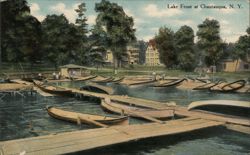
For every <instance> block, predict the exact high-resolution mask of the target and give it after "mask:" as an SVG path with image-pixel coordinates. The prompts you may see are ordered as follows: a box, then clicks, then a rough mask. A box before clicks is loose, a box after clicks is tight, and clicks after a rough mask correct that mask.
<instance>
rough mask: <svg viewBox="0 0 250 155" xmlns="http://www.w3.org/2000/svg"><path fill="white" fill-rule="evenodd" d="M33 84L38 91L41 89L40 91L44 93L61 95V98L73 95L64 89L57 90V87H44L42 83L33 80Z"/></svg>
mask: <svg viewBox="0 0 250 155" xmlns="http://www.w3.org/2000/svg"><path fill="white" fill-rule="evenodd" d="M33 83H34V84H35V86H37V87H38V88H39V89H41V90H42V91H44V92H46V93H50V94H55V95H61V96H72V95H73V93H72V91H71V90H66V89H63V88H58V87H54V86H48V85H45V84H44V83H43V82H41V81H36V80H33Z"/></svg>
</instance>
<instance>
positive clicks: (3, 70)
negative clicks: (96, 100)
mask: <svg viewBox="0 0 250 155" xmlns="http://www.w3.org/2000/svg"><path fill="white" fill-rule="evenodd" d="M89 69H90V70H91V73H92V74H95V75H102V76H120V77H121V76H136V75H152V73H153V72H156V73H157V74H158V75H162V74H165V75H166V76H172V77H186V76H189V77H197V76H198V75H199V73H195V72H185V71H181V70H169V69H166V68H165V67H163V66H155V67H149V66H144V65H134V66H133V67H131V66H130V67H126V68H119V69H117V74H116V75H115V74H114V69H113V67H105V68H103V67H102V68H98V69H97V68H95V67H89ZM53 71H55V68H54V66H51V65H49V64H34V65H33V66H31V65H30V64H25V63H3V64H2V65H1V67H0V77H1V76H4V74H14V73H15V74H16V73H20V74H21V73H32V72H53ZM57 71H59V69H57ZM207 75H208V76H209V77H211V78H212V77H213V76H214V77H215V78H222V79H229V80H237V79H247V78H249V77H250V72H232V73H230V72H217V73H215V74H211V73H210V74H207Z"/></svg>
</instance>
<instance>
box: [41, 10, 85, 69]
mask: <svg viewBox="0 0 250 155" xmlns="http://www.w3.org/2000/svg"><path fill="white" fill-rule="evenodd" d="M42 30H43V52H44V55H45V59H46V60H48V61H49V62H51V63H53V64H54V66H55V68H57V66H58V65H60V64H65V63H69V62H72V61H73V62H74V60H75V58H77V57H78V55H77V52H76V51H77V49H79V48H80V45H81V37H82V36H81V35H80V34H79V31H78V29H77V27H76V26H75V25H74V24H69V22H68V20H67V18H66V17H65V16H64V15H63V14H62V15H48V16H47V17H46V18H45V19H44V20H43V22H42Z"/></svg>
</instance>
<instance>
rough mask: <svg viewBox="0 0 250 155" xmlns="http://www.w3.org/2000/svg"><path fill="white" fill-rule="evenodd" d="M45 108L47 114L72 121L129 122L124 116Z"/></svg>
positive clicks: (111, 123) (110, 123)
mask: <svg viewBox="0 0 250 155" xmlns="http://www.w3.org/2000/svg"><path fill="white" fill-rule="evenodd" d="M46 110H47V112H48V114H49V115H50V116H52V117H54V118H57V119H60V120H64V121H69V122H74V123H85V124H93V123H92V122H99V123H101V124H106V125H128V123H129V122H128V117H125V116H122V117H110V116H102V115H96V114H86V113H78V112H71V111H66V110H62V109H58V108H54V107H52V106H49V107H48V106H47V107H46Z"/></svg>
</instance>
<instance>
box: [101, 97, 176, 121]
mask: <svg viewBox="0 0 250 155" xmlns="http://www.w3.org/2000/svg"><path fill="white" fill-rule="evenodd" d="M101 106H102V108H104V109H105V110H108V111H110V112H113V113H117V114H122V115H128V116H132V117H137V118H145V117H146V118H145V119H147V117H152V118H156V119H166V118H171V117H173V116H174V110H173V108H169V109H163V110H155V109H146V108H141V107H135V106H129V105H125V104H120V103H117V102H114V101H112V102H111V101H110V100H107V99H105V100H102V101H101Z"/></svg>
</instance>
